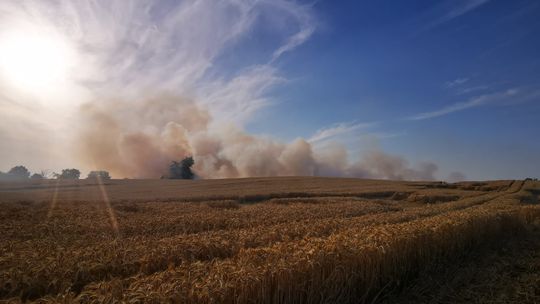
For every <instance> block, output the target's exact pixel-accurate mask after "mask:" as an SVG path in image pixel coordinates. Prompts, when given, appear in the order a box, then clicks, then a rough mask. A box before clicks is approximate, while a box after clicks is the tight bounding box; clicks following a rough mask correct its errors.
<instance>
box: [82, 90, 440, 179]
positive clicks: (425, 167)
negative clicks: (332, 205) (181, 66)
mask: <svg viewBox="0 0 540 304" xmlns="http://www.w3.org/2000/svg"><path fill="white" fill-rule="evenodd" d="M80 113H81V120H80V121H81V128H80V130H79V133H78V134H79V136H78V138H77V147H78V149H79V151H77V152H78V155H80V156H81V160H82V161H83V162H84V164H85V165H86V166H88V167H90V168H93V169H94V168H101V169H105V170H108V171H110V172H111V174H112V175H113V176H116V177H130V178H158V177H160V176H162V175H163V174H164V173H165V172H167V170H168V167H169V165H170V163H171V161H173V160H181V159H183V158H185V157H187V156H193V158H194V159H195V166H194V171H195V173H196V174H197V176H199V177H201V178H226V177H252V176H286V175H300V176H312V175H320V176H347V177H362V178H384V179H396V180H399V179H407V180H433V179H434V178H435V176H434V174H435V173H436V171H437V166H436V165H435V164H433V163H424V164H421V165H420V166H418V167H417V168H412V167H410V166H409V164H408V162H407V161H406V160H405V159H403V158H402V157H399V156H393V155H389V154H386V153H384V152H382V151H379V150H372V151H371V152H369V153H367V154H365V155H364V156H363V157H362V159H361V160H360V161H358V162H355V163H349V162H348V161H347V157H348V155H347V151H346V150H345V148H343V147H341V146H336V147H335V148H334V149H332V150H331V151H320V152H317V151H314V147H313V146H312V145H311V144H310V143H309V142H307V141H306V140H304V139H302V138H298V139H296V140H295V141H293V142H291V143H282V142H279V141H276V140H273V139H270V138H266V137H261V136H253V135H250V134H247V133H246V132H244V131H242V130H240V129H239V128H237V127H235V126H234V125H233V124H230V125H219V126H218V125H215V124H214V123H213V122H212V117H211V116H210V114H209V113H208V111H206V110H205V109H203V108H201V107H200V106H198V105H197V104H196V103H195V102H194V101H192V100H189V99H186V98H181V97H176V96H170V95H169V96H166V95H164V96H160V97H156V98H149V99H146V100H142V101H136V102H127V101H123V100H108V101H106V102H93V103H89V104H86V105H84V106H83V107H82V108H81V111H80Z"/></svg>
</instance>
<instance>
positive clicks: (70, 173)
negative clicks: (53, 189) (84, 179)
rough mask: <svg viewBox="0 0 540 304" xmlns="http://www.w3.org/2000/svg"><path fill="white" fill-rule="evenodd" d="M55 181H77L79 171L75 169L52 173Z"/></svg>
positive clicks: (79, 174)
mask: <svg viewBox="0 0 540 304" xmlns="http://www.w3.org/2000/svg"><path fill="white" fill-rule="evenodd" d="M54 176H55V177H56V178H57V179H79V177H80V176H81V171H79V170H77V169H63V170H62V173H60V174H58V173H54Z"/></svg>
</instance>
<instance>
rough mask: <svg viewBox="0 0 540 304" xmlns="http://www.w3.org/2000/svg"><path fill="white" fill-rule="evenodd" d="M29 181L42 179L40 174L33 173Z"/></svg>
mask: <svg viewBox="0 0 540 304" xmlns="http://www.w3.org/2000/svg"><path fill="white" fill-rule="evenodd" d="M30 178H31V179H44V177H43V175H42V174H39V173H34V174H32V176H30Z"/></svg>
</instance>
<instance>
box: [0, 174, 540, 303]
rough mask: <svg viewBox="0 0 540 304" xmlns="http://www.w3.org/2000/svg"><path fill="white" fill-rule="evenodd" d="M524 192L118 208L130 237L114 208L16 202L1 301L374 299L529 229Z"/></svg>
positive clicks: (519, 187)
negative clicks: (433, 267) (437, 265)
mask: <svg viewBox="0 0 540 304" xmlns="http://www.w3.org/2000/svg"><path fill="white" fill-rule="evenodd" d="M509 185H510V184H509ZM523 186H524V184H523V182H515V183H512V184H511V185H510V187H506V188H504V190H500V191H485V192H483V193H474V194H473V195H471V193H467V194H464V195H462V197H460V198H458V199H457V200H455V201H450V202H446V203H438V204H429V205H423V204H418V203H411V202H410V201H407V200H389V199H384V200H381V199H361V198H354V197H343V196H341V197H340V196H336V197H322V198H317V197H309V198H281V199H272V200H269V201H265V202H261V203H257V204H250V205H241V204H240V205H239V204H238V203H237V202H235V201H212V202H202V203H201V202H198V203H174V202H147V203H133V202H132V203H129V202H128V203H126V202H122V203H113V204H112V205H111V208H112V209H113V210H114V214H115V217H116V220H115V221H116V222H117V224H118V227H119V231H114V229H113V227H114V226H113V225H112V222H113V221H112V220H111V218H110V217H109V215H110V212H109V211H108V210H107V204H105V203H104V204H102V205H97V204H81V203H68V202H62V203H60V204H58V205H57V206H55V209H54V210H55V211H54V212H53V213H52V214H50V209H49V205H47V204H29V205H24V204H23V205H13V206H11V207H10V208H11V209H10V208H4V209H3V211H2V214H1V216H2V218H6V219H9V220H8V221H4V222H3V224H2V225H3V229H4V230H5V231H6V232H7V233H6V234H5V235H4V236H2V246H1V249H0V250H1V251H0V270H1V271H2V272H1V276H0V297H1V298H3V299H6V300H7V299H11V301H15V302H17V301H20V300H37V301H40V302H46V301H52V302H81V303H101V302H114V301H122V302H137V301H144V302H148V301H150V302H155V303H159V302H164V301H172V302H177V303H285V302H286V303H290V302H293V303H314V302H317V303H319V302H340V303H346V302H355V303H357V302H358V301H361V300H365V301H368V300H372V299H374V298H376V297H377V296H378V292H379V291H381V290H382V289H383V288H388V286H399V285H400V284H403V283H402V281H403V280H404V278H407V277H408V276H414V274H415V273H417V272H418V271H419V269H422V268H423V266H422V265H424V264H425V265H429V263H433V262H434V261H439V260H446V259H450V258H452V257H455V256H456V255H459V254H461V253H463V252H465V251H466V249H467V248H473V247H481V246H482V244H484V243H486V242H490V241H492V240H496V239H497V238H499V237H501V236H502V235H505V234H507V233H509V232H512V233H520V231H522V230H524V229H526V228H527V226H528V225H529V223H531V222H533V221H534V219H535V218H536V217H537V215H538V214H539V209H538V208H536V206H534V205H523V204H522V203H521V201H520V195H521V194H523V195H528V193H529V192H526V191H525V192H524V187H523ZM528 187H529V188H530V187H536V185H533V186H531V185H529V186H528ZM498 189H500V188H498ZM47 214H49V215H50V217H48V218H47ZM13 215H17V216H13ZM44 219H45V221H43V220H44ZM1 298H0V299H1Z"/></svg>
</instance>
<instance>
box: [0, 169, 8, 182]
mask: <svg viewBox="0 0 540 304" xmlns="http://www.w3.org/2000/svg"><path fill="white" fill-rule="evenodd" d="M8 176H9V175H8V174H7V173H4V172H2V171H0V180H6V179H8Z"/></svg>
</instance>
